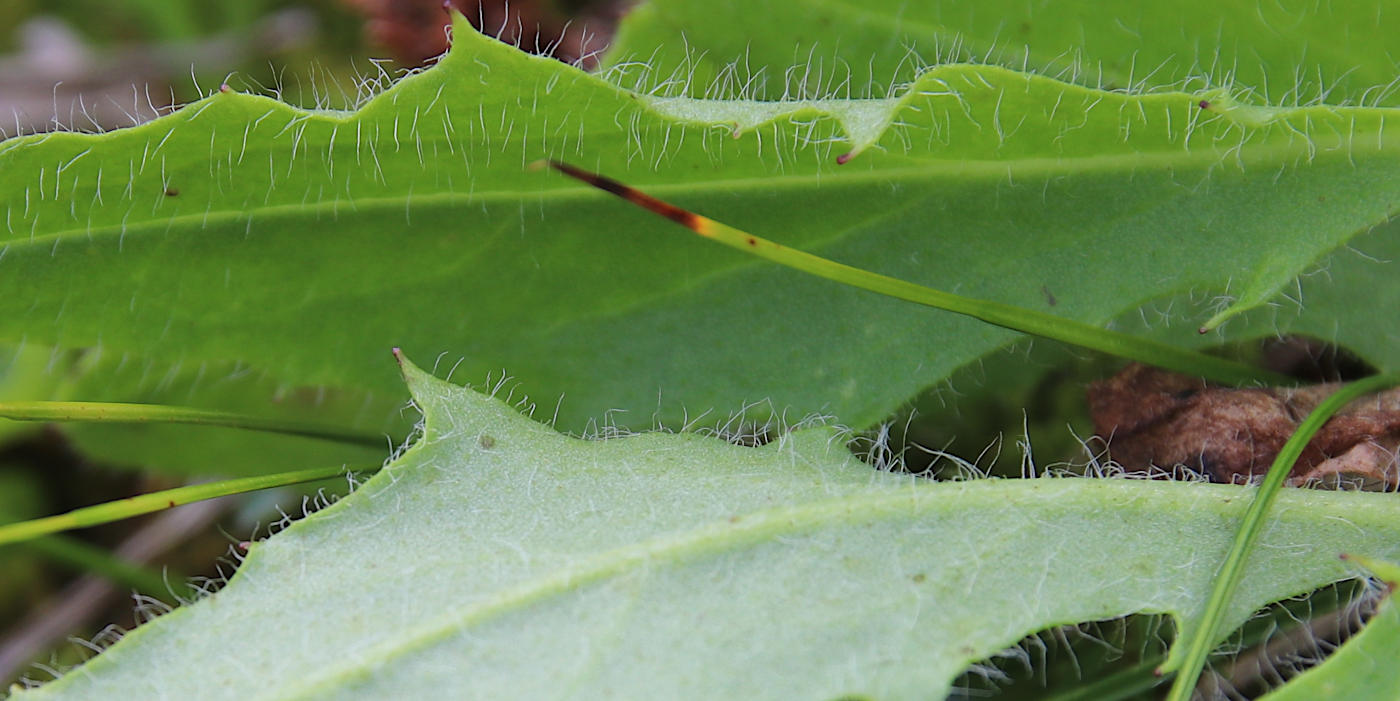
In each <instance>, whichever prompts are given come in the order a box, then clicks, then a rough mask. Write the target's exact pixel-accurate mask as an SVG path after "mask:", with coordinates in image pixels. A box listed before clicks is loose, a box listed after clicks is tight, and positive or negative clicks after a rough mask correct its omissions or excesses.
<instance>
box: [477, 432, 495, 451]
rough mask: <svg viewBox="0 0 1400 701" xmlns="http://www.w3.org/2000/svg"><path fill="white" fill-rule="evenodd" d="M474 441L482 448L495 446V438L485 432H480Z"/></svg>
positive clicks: (487, 448) (486, 448)
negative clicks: (479, 435)
mask: <svg viewBox="0 0 1400 701" xmlns="http://www.w3.org/2000/svg"><path fill="white" fill-rule="evenodd" d="M476 443H477V445H479V446H481V449H482V450H490V449H492V448H495V447H496V439H495V438H492V437H491V436H488V435H485V434H482V436H481V437H480V438H478V439H476Z"/></svg>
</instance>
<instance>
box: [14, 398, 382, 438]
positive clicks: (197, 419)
mask: <svg viewBox="0 0 1400 701" xmlns="http://www.w3.org/2000/svg"><path fill="white" fill-rule="evenodd" d="M0 418H3V419H11V420H14V421H92V422H102V423H172V424H195V425H200V426H222V427H225V428H241V429H246V430H249V431H266V432H270V433H285V434H289V435H293V436H303V437H306V438H318V439H321V440H328V441H336V442H338V443H354V444H358V445H371V446H387V445H388V444H387V443H386V441H385V439H384V436H383V435H373V434H369V433H363V432H360V431H355V430H352V429H348V428H345V427H343V426H329V425H326V424H318V423H313V422H307V421H288V420H286V419H274V418H266V417H261V416H247V415H244V414H235V413H232V412H227V411H212V410H209V409H196V408H194V407H184V406H168V405H164V404H123V403H116V402H42V401H33V402H0Z"/></svg>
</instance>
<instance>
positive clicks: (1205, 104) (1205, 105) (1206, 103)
mask: <svg viewBox="0 0 1400 701" xmlns="http://www.w3.org/2000/svg"><path fill="white" fill-rule="evenodd" d="M1200 105H1201V109H1203V110H1208V109H1210V100H1201V102H1200Z"/></svg>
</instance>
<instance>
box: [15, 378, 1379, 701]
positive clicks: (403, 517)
mask: <svg viewBox="0 0 1400 701" xmlns="http://www.w3.org/2000/svg"><path fill="white" fill-rule="evenodd" d="M405 376H406V377H407V379H408V382H409V387H410V389H411V391H412V393H413V395H414V399H415V401H416V403H417V404H418V406H420V407H421V408H422V410H423V411H424V413H425V417H426V426H425V430H424V435H423V437H422V439H421V440H420V441H419V442H418V443H417V444H416V445H415V446H414V447H413V448H411V449H410V450H409V451H408V453H406V454H405V455H404V456H402V457H401V458H400V459H398V460H397V461H395V462H394V463H393V464H391V465H390V466H388V467H387V468H385V470H384V471H383V472H381V473H380V474H378V475H377V476H375V477H374V478H373V479H371V480H370V482H368V483H367V484H366V485H365V486H364V487H363V488H362V489H360V490H359V491H357V492H356V493H354V494H352V495H351V496H349V497H347V498H345V499H343V500H341V501H340V502H339V503H337V504H336V505H334V506H332V507H330V508H327V509H326V510H324V511H321V512H319V513H316V514H313V515H312V516H310V517H308V518H306V519H304V520H303V521H301V522H298V523H297V524H295V525H293V526H291V527H290V528H288V529H287V530H286V531H283V532H282V533H279V534H278V535H276V536H275V537H273V538H271V539H269V540H266V541H263V542H260V543H256V544H254V545H253V548H252V551H251V552H250V554H249V555H248V557H247V559H246V561H245V562H244V563H243V564H242V566H241V567H240V568H239V570H238V573H237V574H236V575H235V577H234V579H233V581H232V582H230V584H229V585H228V586H227V587H226V588H225V589H224V590H222V591H221V592H219V593H217V594H214V595H212V596H211V597H209V598H208V599H206V600H203V601H200V602H198V603H196V604H194V605H191V606H188V607H184V608H182V609H179V610H177V611H175V612H174V613H171V614H169V615H167V616H165V617H162V618H161V619H158V620H157V621H155V622H154V623H152V624H148V625H146V626H144V627H142V628H139V629H138V630H136V631H134V632H133V633H131V634H129V635H128V636H127V637H126V638H125V639H123V640H122V641H121V642H120V643H118V644H117V645H115V646H114V647H113V648H111V649H110V650H108V651H106V652H104V653H103V654H102V655H101V656H99V657H97V658H95V659H94V660H92V661H90V662H88V663H87V664H86V665H84V666H82V667H79V668H78V669H77V670H75V671H74V672H72V673H70V674H68V675H67V676H65V677H62V678H61V679H60V680H59V681H58V682H56V683H53V684H50V685H48V686H46V687H42V688H40V689H38V690H35V691H31V692H26V693H23V694H20V695H19V697H18V698H21V699H48V698H91V697H92V696H93V694H95V693H99V690H100V693H101V694H103V695H106V696H111V697H125V698H142V697H151V696H154V695H157V694H164V695H166V696H169V697H175V698H265V699H273V698H276V699H303V698H326V697H332V696H334V697H337V698H382V697H385V696H396V697H401V698H402V697H410V698H411V697H420V698H425V697H442V696H450V697H453V698H525V697H530V698H562V697H572V698H602V697H610V698H619V697H633V698H637V697H651V698H661V697H670V698H678V697H686V698H834V697H836V696H839V695H841V694H864V695H868V696H869V697H872V698H881V699H898V698H929V697H936V696H939V695H941V694H943V693H946V691H947V690H948V685H949V683H950V681H951V680H952V679H953V678H954V677H956V675H958V674H959V673H960V672H961V671H962V670H963V668H964V667H965V666H966V665H967V664H968V663H969V662H971V661H974V660H977V659H980V658H982V657H985V656H986V655H988V654H990V653H992V652H994V651H996V650H999V649H1001V648H1002V647H1004V646H1006V645H1009V644H1011V643H1013V642H1015V641H1016V640H1017V639H1019V638H1020V637H1021V636H1022V635H1024V634H1026V633H1027V632H1030V631H1034V630H1039V629H1041V628H1044V627H1046V626H1050V625H1055V624H1060V623H1071V622H1076V621H1083V620H1095V619H1104V618H1110V617H1114V616H1120V615H1125V614H1128V613H1134V612H1164V613H1168V614H1171V615H1173V616H1176V617H1177V618H1178V622H1179V624H1180V627H1179V629H1180V630H1181V632H1182V636H1189V634H1190V632H1191V630H1192V629H1193V623H1192V621H1193V620H1194V618H1193V617H1194V616H1195V615H1197V613H1198V611H1199V607H1200V605H1201V604H1200V602H1201V601H1203V600H1204V598H1205V594H1206V592H1207V590H1208V587H1209V585H1210V578H1211V576H1212V574H1213V572H1214V570H1215V567H1216V565H1217V563H1218V562H1219V559H1220V557H1221V556H1222V555H1223V554H1224V552H1225V550H1226V548H1227V547H1228V544H1229V541H1230V538H1231V534H1232V533H1233V530H1234V525H1235V523H1236V522H1237V519H1238V517H1239V515H1240V514H1241V513H1242V512H1243V507H1244V506H1245V504H1246V502H1247V499H1246V496H1247V494H1248V491H1247V490H1245V489H1242V488H1239V487H1231V486H1224V485H1206V484H1195V483H1168V482H1145V481H1132V480H1116V479H1106V480H1087V479H1033V480H1023V481H1014V482H1012V481H998V480H981V481H973V482H961V483H959V482H952V483H931V482H927V481H921V480H918V479H915V478H912V477H909V476H905V475H896V474H891V473H884V472H875V471H872V470H870V468H869V467H868V466H866V465H864V464H862V463H860V462H858V461H856V460H854V459H853V458H851V457H850V455H849V453H847V452H846V450H845V449H844V443H843V441H842V440H841V437H840V435H839V434H836V433H834V432H833V431H832V430H831V429H828V428H811V429H805V430H800V431H797V432H794V433H792V434H788V435H786V436H784V437H782V438H781V439H779V440H777V441H775V442H774V443H771V444H769V445H767V446H765V447H762V448H746V447H738V446H734V445H731V444H728V443H725V442H723V441H720V440H718V439H714V438H705V437H700V436H696V435H689V434H681V435H669V434H642V435H634V436H629V437H624V438H615V439H611V440H606V441H585V440H580V439H575V438H568V437H565V436H562V435H560V434H557V433H555V432H553V431H552V430H550V429H548V428H546V427H543V426H541V425H539V424H538V423H535V422H533V421H530V420H529V419H527V418H525V417H523V416H521V415H520V414H518V413H517V412H516V410H515V409H513V408H511V407H510V406H509V405H507V404H506V403H505V402H503V401H501V400H499V399H493V398H489V397H486V396H483V395H480V394H477V393H474V392H471V391H469V390H464V389H461V388H457V387H455V386H451V385H448V384H446V383H443V382H441V381H439V380H436V379H433V378H432V377H431V376H429V375H427V374H426V373H423V372H422V371H420V370H418V369H417V368H414V367H412V366H411V365H406V366H405ZM1397 517H1400V506H1397V505H1396V503H1395V500H1394V499H1393V498H1390V495H1378V494H1362V493H1337V492H1331V493H1320V492H1301V491H1298V492H1286V493H1284V494H1283V495H1281V497H1280V500H1279V504H1278V507H1277V508H1276V509H1275V512H1274V516H1273V517H1272V522H1271V524H1270V525H1269V526H1268V527H1267V528H1266V529H1265V535H1264V537H1263V541H1262V542H1261V545H1260V547H1259V549H1258V550H1257V553H1256V556H1255V557H1254V559H1253V560H1252V561H1251V563H1250V565H1249V573H1248V574H1247V575H1246V577H1245V579H1244V584H1243V586H1242V587H1241V590H1240V593H1239V595H1238V596H1237V598H1236V600H1235V603H1234V605H1233V606H1232V608H1231V616H1230V621H1229V623H1230V624H1231V625H1237V624H1238V623H1240V622H1241V621H1242V620H1243V619H1244V618H1245V617H1246V616H1248V615H1249V613H1250V612H1252V611H1253V610H1255V609H1256V608H1257V607H1259V606H1261V605H1263V604H1265V603H1267V602H1270V601H1274V600H1277V599H1280V598H1283V597H1287V596H1291V595H1294V594H1298V593H1300V592H1305V591H1309V590H1311V589H1314V588H1316V587H1318V586H1320V585H1322V584H1325V583H1327V582H1330V581H1334V580H1337V579H1341V578H1343V577H1345V576H1347V570H1346V569H1345V568H1344V566H1343V563H1341V562H1340V561H1339V560H1338V559H1337V553H1338V552H1340V551H1350V552H1368V553H1377V554H1378V555H1380V556H1382V557H1390V558H1394V557H1395V556H1396V555H1397V553H1400V545H1397V543H1400V526H1397V524H1400V518H1397ZM716 670H723V672H717V671H716Z"/></svg>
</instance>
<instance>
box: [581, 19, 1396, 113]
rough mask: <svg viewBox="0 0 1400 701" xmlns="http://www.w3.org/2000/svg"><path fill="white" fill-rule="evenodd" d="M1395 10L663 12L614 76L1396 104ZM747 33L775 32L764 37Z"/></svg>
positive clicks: (694, 86) (670, 85)
mask: <svg viewBox="0 0 1400 701" xmlns="http://www.w3.org/2000/svg"><path fill="white" fill-rule="evenodd" d="M1395 12H1396V9H1395V7H1394V6H1393V5H1392V4H1390V3H1388V2H1386V1H1385V0H1365V1H1362V2H1350V3H1345V4H1322V3H1314V2H1298V1H1296V0H1285V1H1283V2H1271V3H1254V4H1246V3H1241V4H1235V3H1224V4H1222V3H1218V2H1210V1H1209V0H1186V1H1185V2H1175V3H1170V4H1162V3H1142V2H1135V1H1134V0H1068V1H1064V2H1057V3H1055V4H1054V5H1049V6H1041V5H1037V4H1035V3H1028V2H1024V1H1023V0H954V1H952V2H937V3H910V2H905V1H904V0H863V1H862V2H853V1H852V0H711V1H708V2H707V1H706V0H650V1H649V2H647V3H645V4H643V5H641V6H640V7H638V8H637V9H635V10H633V11H632V14H631V15H629V16H628V18H627V21H626V22H624V23H623V24H622V25H621V27H620V28H619V33H618V37H617V40H616V41H615V42H614V43H613V46H612V47H611V48H610V49H609V51H608V54H607V56H606V57H605V58H604V61H603V65H604V66H605V67H608V68H611V69H613V70H618V71H621V72H623V73H624V74H626V75H628V76H629V77H630V78H631V79H632V80H635V81H638V84H639V85H642V86H646V87H652V88H657V89H660V90H661V91H663V92H665V93H667V94H686V95H692V96H723V97H733V96H737V95H740V94H743V95H745V96H748V97H754V98H759V99H769V100H775V99H779V98H782V97H784V96H787V97H813V96H826V95H830V94H833V93H835V94H844V95H846V96H857V97H863V96H867V95H870V94H876V95H880V94H885V93H888V92H894V91H896V90H897V88H898V86H899V85H900V84H901V83H904V82H907V81H909V80H911V79H912V78H913V77H914V76H915V75H917V73H918V71H919V70H921V69H923V68H925V67H926V66H928V65H930V64H936V63H951V62H964V61H971V62H985V63H994V64H998V65H1002V66H1007V67H1010V68H1016V69H1020V70H1029V71H1035V72H1037V73H1042V74H1046V75H1051V76H1054V77H1057V78H1063V79H1066V80H1069V81H1071V82H1075V83H1079V84H1081V85H1088V86H1092V87H1104V88H1110V89H1120V90H1121V89H1141V88H1144V87H1147V88H1150V87H1162V86H1168V87H1174V88H1179V87H1183V86H1184V87H1192V88H1200V87H1202V86H1214V87H1221V86H1225V87H1232V88H1235V89H1237V90H1240V91H1245V92H1250V93H1252V94H1253V95H1254V96H1255V97H1256V98H1257V99H1259V100H1260V101H1262V102H1272V103H1275V104H1299V103H1307V102H1311V101H1325V102H1329V103H1331V104H1341V103H1343V102H1351V103H1365V104H1373V105H1374V104H1380V105H1387V106H1395V105H1397V104H1400V91H1397V90H1396V86H1397V83H1396V81H1395V79H1396V76H1397V75H1400V65H1398V64H1397V62H1396V56H1397V54H1400V37H1396V35H1395V33H1394V32H1390V31H1388V29H1387V28H1388V26H1389V23H1390V22H1393V21H1395V20H1396V19H1397V16H1396V14H1395ZM738 26H744V27H763V28H764V31H763V34H762V40H761V41H755V40H754V36H753V34H752V33H750V32H736V31H734V28H735V27H738Z"/></svg>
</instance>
